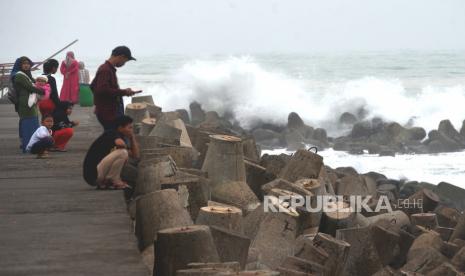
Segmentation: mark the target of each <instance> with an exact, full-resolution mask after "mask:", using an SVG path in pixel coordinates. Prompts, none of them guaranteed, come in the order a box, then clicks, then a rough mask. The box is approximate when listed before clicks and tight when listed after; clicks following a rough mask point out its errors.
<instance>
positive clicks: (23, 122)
mask: <svg viewBox="0 0 465 276" xmlns="http://www.w3.org/2000/svg"><path fill="white" fill-rule="evenodd" d="M18 63H19V71H18V72H17V73H15V75H14V77H13V85H14V88H15V91H16V94H17V96H18V115H19V137H20V139H21V149H22V150H23V153H26V146H27V144H28V143H29V140H30V139H31V136H32V134H33V133H34V132H35V131H36V129H38V128H39V126H40V125H39V112H38V110H37V104H33V105H32V106H29V104H28V101H29V96H30V95H31V94H34V93H36V94H38V95H44V94H45V92H44V90H42V89H39V88H37V87H35V86H34V82H33V78H32V75H31V66H32V61H31V60H30V59H29V58H28V57H20V58H19V60H18Z"/></svg>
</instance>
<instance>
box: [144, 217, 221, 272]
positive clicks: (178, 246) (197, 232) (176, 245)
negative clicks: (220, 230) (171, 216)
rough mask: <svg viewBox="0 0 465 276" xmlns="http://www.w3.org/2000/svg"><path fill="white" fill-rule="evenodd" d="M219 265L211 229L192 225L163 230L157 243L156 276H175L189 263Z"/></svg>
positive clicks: (158, 236) (158, 234) (158, 235)
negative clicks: (212, 263)
mask: <svg viewBox="0 0 465 276" xmlns="http://www.w3.org/2000/svg"><path fill="white" fill-rule="evenodd" d="M211 262H214V263H218V262H219V257H218V252H217V251H216V247H215V244H214V242H213V237H212V235H211V232H210V228H209V227H208V226H205V225H192V226H187V227H176V228H168V229H164V230H161V231H159V232H158V233H157V241H156V242H155V267H154V271H153V275H154V276H174V275H176V271H177V270H181V269H186V268H188V264H189V263H211Z"/></svg>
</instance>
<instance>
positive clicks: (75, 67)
mask: <svg viewBox="0 0 465 276" xmlns="http://www.w3.org/2000/svg"><path fill="white" fill-rule="evenodd" d="M78 70H79V63H78V62H77V61H76V60H74V61H73V62H71V66H69V68H68V71H67V72H68V74H72V73H74V72H76V71H78Z"/></svg>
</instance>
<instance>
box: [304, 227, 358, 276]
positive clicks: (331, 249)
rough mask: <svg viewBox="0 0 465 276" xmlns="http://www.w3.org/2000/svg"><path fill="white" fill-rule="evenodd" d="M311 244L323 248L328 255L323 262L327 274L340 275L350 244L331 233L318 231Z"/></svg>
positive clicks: (331, 275)
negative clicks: (324, 262)
mask: <svg viewBox="0 0 465 276" xmlns="http://www.w3.org/2000/svg"><path fill="white" fill-rule="evenodd" d="M313 245H314V246H315V247H317V248H321V249H323V250H324V251H325V252H326V253H327V254H328V256H329V258H328V259H327V261H326V264H325V267H326V268H327V273H328V274H327V275H330V276H337V275H342V272H343V269H344V265H345V263H346V261H347V257H348V256H349V250H350V244H349V243H347V242H345V241H343V240H340V239H336V238H334V237H333V236H331V235H328V234H325V233H318V234H317V235H316V236H315V238H314V239H313Z"/></svg>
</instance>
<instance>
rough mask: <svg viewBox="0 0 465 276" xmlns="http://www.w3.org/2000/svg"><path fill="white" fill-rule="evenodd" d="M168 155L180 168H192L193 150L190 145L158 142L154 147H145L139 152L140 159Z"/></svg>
mask: <svg viewBox="0 0 465 276" xmlns="http://www.w3.org/2000/svg"><path fill="white" fill-rule="evenodd" d="M165 155H169V156H171V157H172V158H173V160H174V161H175V162H176V164H177V165H178V166H179V167H181V168H192V162H193V159H194V151H193V150H192V147H183V146H174V145H168V144H158V145H157V147H156V148H146V149H144V150H143V151H142V152H141V157H142V159H152V158H157V157H161V156H165Z"/></svg>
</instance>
